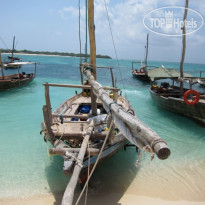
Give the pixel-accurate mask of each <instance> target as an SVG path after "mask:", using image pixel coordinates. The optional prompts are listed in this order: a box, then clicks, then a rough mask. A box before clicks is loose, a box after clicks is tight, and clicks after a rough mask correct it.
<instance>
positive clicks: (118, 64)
mask: <svg viewBox="0 0 205 205" xmlns="http://www.w3.org/2000/svg"><path fill="white" fill-rule="evenodd" d="M104 3H105V9H106V14H107V20H108V23H109V28H110V34H111V37H112V44H113V47H114V52H115V57H116V59H117V66H118V69H119V72H120V77H121V81H122V85H123V90H124V91H125V98H127V94H126V90H125V85H124V82H123V79H122V73H121V70H120V63H119V59H118V56H117V50H116V47H115V42H114V37H113V33H112V28H111V24H110V18H109V14H108V9H107V4H106V0H104Z"/></svg>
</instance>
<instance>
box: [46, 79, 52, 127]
mask: <svg viewBox="0 0 205 205" xmlns="http://www.w3.org/2000/svg"><path fill="white" fill-rule="evenodd" d="M45 99H46V106H47V109H48V118H49V122H50V124H51V125H52V111H51V101H50V95H49V86H48V83H46V84H45Z"/></svg>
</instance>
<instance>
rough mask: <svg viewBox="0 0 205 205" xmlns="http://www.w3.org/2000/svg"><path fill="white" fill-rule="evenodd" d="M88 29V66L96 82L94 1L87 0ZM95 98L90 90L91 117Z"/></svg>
mask: <svg viewBox="0 0 205 205" xmlns="http://www.w3.org/2000/svg"><path fill="white" fill-rule="evenodd" d="M88 27H89V37H90V64H91V68H92V69H93V71H92V74H93V76H94V78H95V80H96V44H95V25H94V0H88ZM96 100H97V98H96V96H95V95H94V93H93V91H92V90H91V109H92V115H93V116H96V115H97V103H96Z"/></svg>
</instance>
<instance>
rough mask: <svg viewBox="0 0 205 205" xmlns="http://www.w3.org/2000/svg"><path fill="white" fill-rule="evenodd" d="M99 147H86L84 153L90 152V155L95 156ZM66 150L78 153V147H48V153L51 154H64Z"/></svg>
mask: <svg viewBox="0 0 205 205" xmlns="http://www.w3.org/2000/svg"><path fill="white" fill-rule="evenodd" d="M99 151H100V150H99V149H96V148H87V150H86V154H88V153H90V156H96V155H98V153H99ZM66 152H72V153H76V152H77V153H79V152H80V148H51V149H49V154H51V155H65V154H66Z"/></svg>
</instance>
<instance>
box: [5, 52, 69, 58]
mask: <svg viewBox="0 0 205 205" xmlns="http://www.w3.org/2000/svg"><path fill="white" fill-rule="evenodd" d="M2 54H5V55H10V54H11V53H2ZM14 55H25V56H58V57H69V58H70V57H72V56H61V55H54V54H53V55H51V54H50V55H48V54H35V53H31V54H29V53H14Z"/></svg>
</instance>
